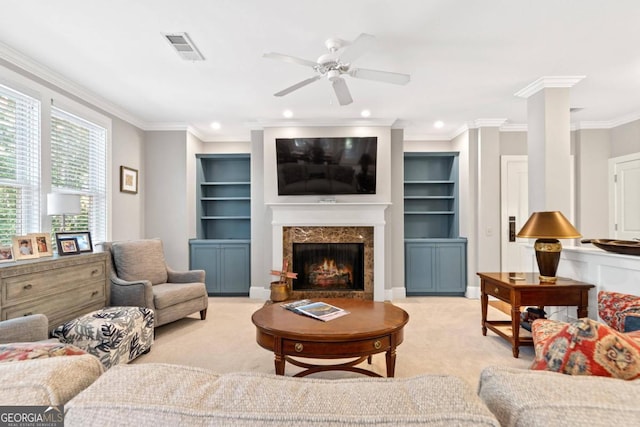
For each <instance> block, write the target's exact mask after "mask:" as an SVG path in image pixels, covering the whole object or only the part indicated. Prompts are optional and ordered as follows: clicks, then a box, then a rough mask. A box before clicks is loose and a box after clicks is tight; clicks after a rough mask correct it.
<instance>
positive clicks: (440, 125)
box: [433, 120, 444, 129]
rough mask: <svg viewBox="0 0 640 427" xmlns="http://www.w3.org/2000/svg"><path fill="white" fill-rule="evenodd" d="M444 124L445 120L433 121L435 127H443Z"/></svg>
mask: <svg viewBox="0 0 640 427" xmlns="http://www.w3.org/2000/svg"><path fill="white" fill-rule="evenodd" d="M443 126H444V122H443V121H442V120H437V121H436V122H434V123H433V127H435V128H438V129H440V128H442V127H443Z"/></svg>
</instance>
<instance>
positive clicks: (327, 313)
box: [282, 299, 349, 322]
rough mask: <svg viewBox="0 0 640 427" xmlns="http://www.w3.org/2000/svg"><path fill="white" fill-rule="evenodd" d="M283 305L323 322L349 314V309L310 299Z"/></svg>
mask: <svg viewBox="0 0 640 427" xmlns="http://www.w3.org/2000/svg"><path fill="white" fill-rule="evenodd" d="M282 307H283V308H286V309H287V310H291V311H293V312H294V313H298V314H303V315H305V316H309V317H313V318H314V319H318V320H322V321H323V322H327V321H329V320H332V319H335V318H337V317H342V316H344V315H345V314H349V312H348V311H346V310H343V309H341V308H339V307H336V306H333V305H331V304H327V303H325V302H312V301H311V300H308V299H303V300H299V301H293V302H290V303H286V304H282Z"/></svg>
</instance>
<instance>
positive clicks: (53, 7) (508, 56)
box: [0, 0, 640, 141]
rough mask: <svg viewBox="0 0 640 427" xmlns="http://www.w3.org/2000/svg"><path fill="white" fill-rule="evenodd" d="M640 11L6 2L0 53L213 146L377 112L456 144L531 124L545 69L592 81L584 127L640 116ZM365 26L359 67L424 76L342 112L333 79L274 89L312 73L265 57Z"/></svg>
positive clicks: (146, 122)
mask: <svg viewBox="0 0 640 427" xmlns="http://www.w3.org/2000/svg"><path fill="white" fill-rule="evenodd" d="M639 22H640V1H638V0H615V1H606V0H564V1H563V0H537V1H533V0H484V1H480V0H321V1H318V0H269V1H266V0H181V1H175V0H173V1H166V0H135V1H132V0H110V1H86V0H56V1H36V0H2V5H1V6H0V42H2V44H4V45H5V47H8V48H9V49H6V48H2V49H0V54H2V55H3V57H4V58H5V59H9V60H13V61H15V56H16V55H15V53H13V52H12V51H17V52H19V53H20V55H21V56H24V57H25V58H22V59H23V60H24V59H26V60H27V63H29V62H30V61H33V62H35V63H37V64H39V66H42V67H44V68H45V69H46V70H48V72H49V73H52V74H54V75H58V76H62V77H63V78H64V80H66V81H67V82H68V83H70V84H72V85H75V86H77V87H80V88H82V89H83V90H85V91H87V92H88V93H91V94H94V95H96V96H97V97H98V98H101V99H102V100H104V103H103V104H102V105H107V106H108V108H109V110H110V111H111V112H115V113H116V114H117V115H119V116H121V117H124V118H127V119H128V120H130V121H132V122H133V123H134V124H136V125H138V126H141V127H143V128H145V129H165V128H166V129H168V128H180V127H183V128H184V127H186V126H189V127H190V128H191V129H193V130H194V131H195V133H196V134H197V135H198V136H199V137H201V138H202V139H204V140H206V141H237V140H248V139H249V131H250V129H251V128H252V127H254V128H255V127H259V126H261V125H265V124H266V125H271V124H277V123H282V124H284V123H296V122H297V121H300V122H304V123H330V124H341V123H344V124H350V123H355V122H356V121H362V119H361V118H360V112H361V110H363V109H369V110H371V113H372V114H371V118H370V119H369V120H370V121H372V122H373V123H388V124H391V123H397V125H398V126H400V127H403V128H404V129H405V136H406V137H407V139H427V138H428V139H436V138H440V139H449V138H451V137H452V136H454V135H455V134H456V133H457V132H458V131H459V130H460V129H462V128H464V126H471V127H472V126H474V123H477V122H478V120H484V119H506V120H507V122H506V123H507V126H509V125H512V126H513V127H514V128H517V126H515V125H523V124H526V117H527V112H526V104H527V102H526V99H523V98H519V97H516V96H514V94H515V93H516V92H517V91H519V90H521V89H523V88H524V87H526V86H527V85H529V84H530V83H532V82H533V81H535V80H537V79H539V78H540V77H543V76H585V78H584V79H583V80H582V81H580V82H579V83H578V84H576V85H575V86H574V87H573V88H572V89H571V92H570V93H571V107H578V108H583V109H582V110H581V111H579V112H576V113H572V115H571V119H572V124H574V125H575V126H578V127H582V128H588V127H602V126H610V125H612V124H616V123H620V122H623V121H625V120H630V119H632V118H633V119H635V118H640V97H639V96H638V95H639V94H640V49H639V47H640V44H639V42H640V23H639ZM171 32H187V33H188V34H189V36H190V37H191V39H192V40H193V42H194V43H195V44H196V45H197V47H198V48H199V50H200V51H201V52H202V54H203V55H204V57H205V58H206V61H204V62H188V61H184V60H182V59H180V58H179V56H178V55H177V53H176V52H174V51H173V50H172V48H171V47H170V46H169V44H168V43H167V42H166V40H165V39H164V38H163V36H162V33H171ZM360 33H369V34H372V35H374V36H376V38H377V42H378V43H377V46H376V48H375V49H373V50H371V51H370V52H369V53H367V54H365V55H363V56H362V57H360V58H359V59H358V60H357V61H355V65H356V66H357V67H362V68H373V69H381V70H386V71H394V72H401V73H408V74H411V82H410V83H409V84H408V85H406V86H396V85H391V84H385V83H379V82H374V81H368V80H356V79H351V78H350V77H346V79H347V83H348V86H349V88H350V90H351V93H352V96H353V98H354V102H353V103H352V104H351V105H348V106H342V107H341V106H339V105H338V103H337V101H336V100H335V96H334V95H333V92H332V90H331V86H330V83H329V82H328V81H326V80H320V81H317V82H315V83H313V84H312V85H310V86H306V87H304V88H302V89H300V90H298V91H295V92H293V93H291V94H289V95H287V96H285V97H281V98H277V97H274V96H273V94H274V93H275V92H278V91H280V90H282V89H284V88H286V87H288V86H290V85H292V84H294V83H296V82H298V81H300V80H303V79H306V78H308V77H311V76H313V71H312V70H310V69H307V68H305V67H302V66H299V65H294V64H288V63H284V62H280V61H275V60H271V59H265V58H262V55H263V53H266V52H272V51H273V52H279V53H284V54H289V55H293V56H298V57H302V58H305V59H309V60H313V61H315V60H316V59H317V57H318V56H320V55H321V54H323V53H325V52H326V49H325V47H324V41H325V39H327V38H329V37H340V38H342V39H346V40H353V39H355V38H356V37H357V36H358V35H359V34H360ZM285 109H290V110H292V111H293V114H294V118H293V119H289V120H287V119H284V118H283V116H282V112H283V110H285ZM436 120H442V121H443V122H444V123H445V126H444V127H443V128H442V129H435V128H434V127H433V123H434V121H436ZM212 121H218V122H220V123H221V128H220V129H219V130H213V129H211V127H210V126H209V124H210V123H211V122H212ZM363 123H366V121H365V122H363Z"/></svg>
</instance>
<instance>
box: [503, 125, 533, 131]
mask: <svg viewBox="0 0 640 427" xmlns="http://www.w3.org/2000/svg"><path fill="white" fill-rule="evenodd" d="M527 130H528V127H527V124H526V123H505V124H503V125H502V126H500V132H526V131H527Z"/></svg>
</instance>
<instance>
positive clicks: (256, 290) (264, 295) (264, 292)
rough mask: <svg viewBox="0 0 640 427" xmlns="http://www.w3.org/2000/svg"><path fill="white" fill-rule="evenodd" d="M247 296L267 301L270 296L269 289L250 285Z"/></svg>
mask: <svg viewBox="0 0 640 427" xmlns="http://www.w3.org/2000/svg"><path fill="white" fill-rule="evenodd" d="M249 298H252V299H259V300H263V301H268V300H269V299H270V298H271V289H267V288H261V287H259V286H251V287H250V288H249Z"/></svg>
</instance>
